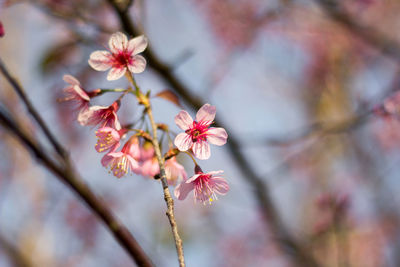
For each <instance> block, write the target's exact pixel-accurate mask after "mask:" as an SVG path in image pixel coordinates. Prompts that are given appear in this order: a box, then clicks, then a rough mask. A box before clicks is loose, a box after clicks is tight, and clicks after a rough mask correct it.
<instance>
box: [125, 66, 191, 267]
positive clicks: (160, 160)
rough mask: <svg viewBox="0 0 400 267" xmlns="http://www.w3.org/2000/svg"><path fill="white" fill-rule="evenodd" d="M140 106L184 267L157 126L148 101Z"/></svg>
mask: <svg viewBox="0 0 400 267" xmlns="http://www.w3.org/2000/svg"><path fill="white" fill-rule="evenodd" d="M126 76H127V78H128V80H129V81H130V82H131V83H132V84H133V85H134V86H135V88H136V92H135V93H136V96H137V97H138V99H139V97H140V96H141V95H142V93H141V92H140V88H139V87H138V85H137V84H136V82H135V80H134V78H133V75H132V74H131V73H129V75H128V74H127V75H126ZM142 104H143V105H144V106H145V112H146V114H147V116H148V118H149V121H150V124H151V128H152V131H153V136H152V139H151V142H152V144H153V147H154V152H155V154H156V158H157V161H158V165H159V167H160V177H161V178H160V180H161V185H162V187H163V191H164V200H165V203H166V204H167V212H166V214H167V217H168V220H169V223H170V225H171V230H172V234H173V236H174V240H175V247H176V252H177V254H178V261H179V266H180V267H184V266H185V258H184V255H183V244H182V239H181V238H180V236H179V233H178V225H177V223H176V220H175V215H174V200H173V199H172V197H171V192H170V191H169V188H168V182H167V177H166V173H165V160H164V157H163V156H162V155H161V149H160V143H159V142H158V138H157V124H156V123H155V120H154V116H153V111H152V108H151V105H150V101H144V102H142Z"/></svg>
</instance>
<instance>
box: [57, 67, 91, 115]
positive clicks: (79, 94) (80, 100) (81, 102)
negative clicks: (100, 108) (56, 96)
mask: <svg viewBox="0 0 400 267" xmlns="http://www.w3.org/2000/svg"><path fill="white" fill-rule="evenodd" d="M63 80H64V81H65V82H66V83H69V86H67V87H65V88H64V93H65V95H66V97H65V98H63V99H61V101H71V102H73V103H74V104H76V110H78V111H79V115H78V121H79V117H80V116H81V114H82V113H84V112H85V111H86V110H87V109H88V108H89V102H90V97H89V95H88V94H87V92H86V91H85V90H84V89H83V88H82V86H81V83H80V82H79V81H78V80H77V79H76V78H75V77H73V76H72V75H64V77H63Z"/></svg>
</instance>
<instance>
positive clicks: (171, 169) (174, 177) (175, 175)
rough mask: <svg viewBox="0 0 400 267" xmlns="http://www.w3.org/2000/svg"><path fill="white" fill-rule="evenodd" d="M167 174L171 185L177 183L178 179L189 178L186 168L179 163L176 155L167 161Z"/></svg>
mask: <svg viewBox="0 0 400 267" xmlns="http://www.w3.org/2000/svg"><path fill="white" fill-rule="evenodd" d="M165 175H166V176H167V181H168V184H169V185H175V183H176V181H178V180H182V181H186V180H187V174H186V171H185V168H184V167H183V166H182V165H181V164H179V163H178V161H177V160H176V157H172V158H170V159H169V160H167V161H165Z"/></svg>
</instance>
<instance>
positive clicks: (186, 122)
mask: <svg viewBox="0 0 400 267" xmlns="http://www.w3.org/2000/svg"><path fill="white" fill-rule="evenodd" d="M175 123H176V125H178V127H179V128H181V129H182V130H184V131H186V130H188V129H189V128H190V126H192V125H193V119H192V117H191V116H190V115H189V113H187V112H186V111H185V110H182V111H181V112H179V113H178V115H176V116H175Z"/></svg>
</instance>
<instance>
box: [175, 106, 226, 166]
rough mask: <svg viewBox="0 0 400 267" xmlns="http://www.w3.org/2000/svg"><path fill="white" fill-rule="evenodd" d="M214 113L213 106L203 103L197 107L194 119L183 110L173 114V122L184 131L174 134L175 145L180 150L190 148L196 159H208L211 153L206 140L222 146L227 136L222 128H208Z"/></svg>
mask: <svg viewBox="0 0 400 267" xmlns="http://www.w3.org/2000/svg"><path fill="white" fill-rule="evenodd" d="M215 113H216V109H215V107H214V106H211V105H210V104H205V105H203V106H202V107H201V108H200V109H199V111H198V112H197V114H196V120H195V121H194V120H193V119H192V117H191V116H190V115H189V113H187V112H186V111H185V110H182V111H181V112H179V113H178V115H176V116H175V123H176V124H177V125H178V126H179V127H180V128H181V129H182V130H184V131H185V132H184V133H180V134H178V135H177V136H176V138H175V142H174V143H175V145H176V147H177V148H178V149H179V150H180V151H186V150H188V149H192V151H193V154H194V155H195V156H196V157H197V158H198V159H208V158H209V157H210V155H211V154H210V145H209V144H208V142H210V143H211V144H214V145H217V146H222V145H224V144H225V143H226V140H227V138H228V134H227V133H226V131H225V129H224V128H210V125H211V124H212V123H213V121H214V118H215Z"/></svg>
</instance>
